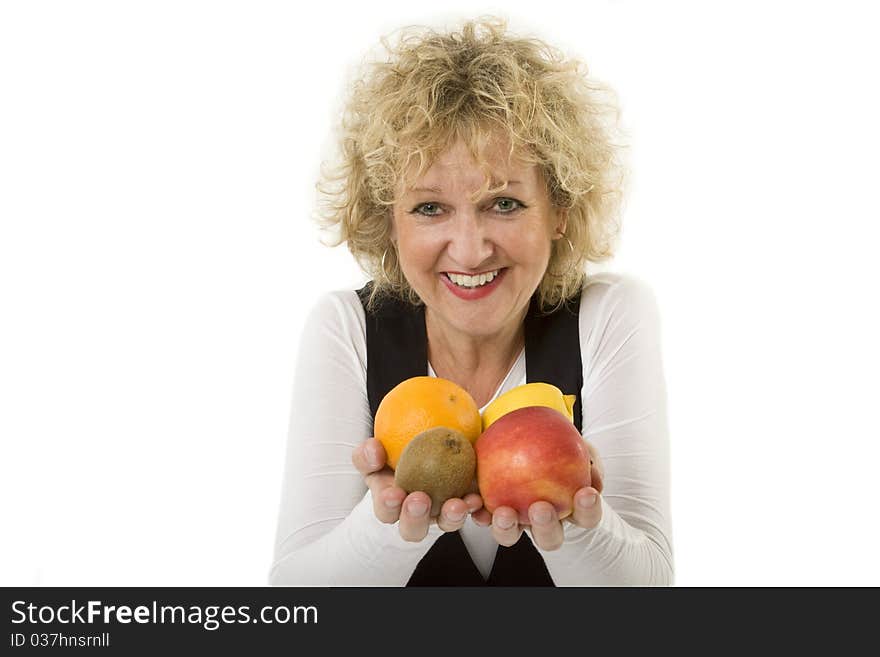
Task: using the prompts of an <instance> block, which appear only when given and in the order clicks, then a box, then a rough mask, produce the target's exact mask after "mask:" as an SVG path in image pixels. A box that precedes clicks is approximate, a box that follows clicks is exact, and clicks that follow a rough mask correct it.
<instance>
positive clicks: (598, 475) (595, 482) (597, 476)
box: [584, 440, 605, 493]
mask: <svg viewBox="0 0 880 657" xmlns="http://www.w3.org/2000/svg"><path fill="white" fill-rule="evenodd" d="M584 442H585V443H586V444H587V449H588V450H589V452H590V483H591V484H592V486H593V488H595V489H596V490H597V491H599V492H600V493H601V492H602V488H603V486H604V484H605V466H604V465H603V464H602V459H601V458H599V452H598V451H597V450H596V448H595V447H594V446H593V445H592V444H591V443H590V441H589V440H586V441H584Z"/></svg>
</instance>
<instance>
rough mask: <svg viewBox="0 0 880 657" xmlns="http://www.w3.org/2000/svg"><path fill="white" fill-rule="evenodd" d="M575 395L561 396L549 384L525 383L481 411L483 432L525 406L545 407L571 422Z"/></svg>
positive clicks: (500, 396)
mask: <svg viewBox="0 0 880 657" xmlns="http://www.w3.org/2000/svg"><path fill="white" fill-rule="evenodd" d="M575 399H577V397H576V396H575V395H563V394H562V391H561V390H560V389H559V388H557V387H556V386H554V385H551V384H549V383H540V382H535V383H526V384H523V385H521V386H517V387H516V388H512V389H511V390H508V391H507V392H505V393H504V394H502V395H499V396H498V397H497V398H496V399H495V400H494V401H493V402H492V403H491V404H489V405H488V406H487V407H486V408H485V410H483V431H485V430H486V429H488V428H489V427H490V426H491V425H492V423H493V422H495V421H496V420H498V418H500V417H502V416H504V415H506V414H507V413H510V412H511V411H515V410H516V409H518V408H525V407H527V406H546V407H548V408H553V409H555V410H557V411H559V412H560V413H562V414H563V415H565V416H566V417H567V418H568V420H569V422H571V421H573V417H574V413H573V410H572V409H573V408H574V402H575Z"/></svg>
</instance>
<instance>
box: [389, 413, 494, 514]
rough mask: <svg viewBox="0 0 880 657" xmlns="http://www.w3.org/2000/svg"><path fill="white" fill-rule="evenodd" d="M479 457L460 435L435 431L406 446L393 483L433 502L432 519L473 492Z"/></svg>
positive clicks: (416, 438)
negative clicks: (446, 504)
mask: <svg viewBox="0 0 880 657" xmlns="http://www.w3.org/2000/svg"><path fill="white" fill-rule="evenodd" d="M476 467H477V457H476V454H475V453H474V448H473V446H472V445H471V443H470V441H469V440H468V439H467V438H465V437H464V436H463V435H462V434H461V433H459V432H458V431H454V430H453V429H447V428H446V427H434V428H432V429H427V430H426V431H422V432H421V433H420V434H417V435H416V436H414V437H413V439H412V440H410V441H409V443H407V445H406V447H405V448H404V449H403V452H402V453H401V455H400V460H399V461H398V463H397V468H396V469H395V471H394V483H395V484H396V485H397V486H400V487H401V488H402V489H403V490H405V491H406V492H407V494H409V493H412V492H414V491H417V490H420V491H424V492H425V493H427V494H428V495H429V496H430V498H431V516H439V515H440V508H441V507H442V506H443V503H444V502H445V501H446V500H448V499H450V498H453V497H463V496H464V495H465V494H466V493H468V492H469V491H470V490H471V486H472V485H473V480H474V472H475V470H476Z"/></svg>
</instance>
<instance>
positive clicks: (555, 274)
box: [547, 233, 574, 278]
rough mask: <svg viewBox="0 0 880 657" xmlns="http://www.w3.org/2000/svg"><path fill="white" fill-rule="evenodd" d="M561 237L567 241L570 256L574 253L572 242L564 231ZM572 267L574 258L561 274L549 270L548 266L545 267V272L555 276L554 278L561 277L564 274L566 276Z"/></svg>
mask: <svg viewBox="0 0 880 657" xmlns="http://www.w3.org/2000/svg"><path fill="white" fill-rule="evenodd" d="M562 237H563V238H564V239H565V241H566V242H568V254H569V257H571V255H572V254H573V253H574V244H572V243H571V240H570V239H568V236H567V235H566V234H565V233H563V234H562ZM573 268H574V259H572V261H571V262H570V263H569V265H568V269H566V270H565V271H564V272H562V273H561V274H557V273H555V272H552V271H550V268H549V267H548V268H547V273H548V274H549V275H550V276H554V277H556V278H563V277H564V276H567V275H568V273H569V272H570V271H571V270H572V269H573Z"/></svg>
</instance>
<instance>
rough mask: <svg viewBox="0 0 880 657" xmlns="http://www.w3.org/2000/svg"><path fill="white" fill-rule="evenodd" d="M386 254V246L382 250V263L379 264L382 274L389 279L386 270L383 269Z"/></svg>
mask: <svg viewBox="0 0 880 657" xmlns="http://www.w3.org/2000/svg"><path fill="white" fill-rule="evenodd" d="M387 255H388V247H387V246H386V247H385V250H384V251H383V252H382V264H381V266H382V275H383V276H385V278H388V279H389V280H390V277H389V276H388V270H387V269H385V256H387Z"/></svg>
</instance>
